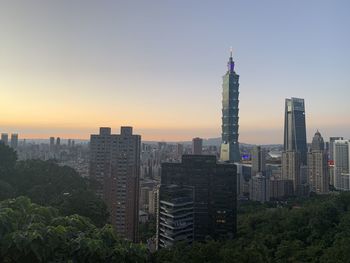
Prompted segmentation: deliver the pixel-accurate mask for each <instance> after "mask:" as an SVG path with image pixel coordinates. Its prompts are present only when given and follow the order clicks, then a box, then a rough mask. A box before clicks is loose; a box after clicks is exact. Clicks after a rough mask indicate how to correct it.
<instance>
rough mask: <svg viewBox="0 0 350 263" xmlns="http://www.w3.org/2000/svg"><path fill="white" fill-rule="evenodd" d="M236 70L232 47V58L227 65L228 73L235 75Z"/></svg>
mask: <svg viewBox="0 0 350 263" xmlns="http://www.w3.org/2000/svg"><path fill="white" fill-rule="evenodd" d="M234 69H235V62H234V61H233V58H232V47H231V48H230V58H229V60H228V63H227V71H228V72H229V73H233V72H234Z"/></svg>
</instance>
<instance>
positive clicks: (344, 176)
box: [333, 140, 350, 191]
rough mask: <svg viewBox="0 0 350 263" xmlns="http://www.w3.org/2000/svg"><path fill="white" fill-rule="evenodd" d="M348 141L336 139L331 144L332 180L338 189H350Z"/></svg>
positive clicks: (349, 148)
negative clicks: (332, 159) (332, 160)
mask: <svg viewBox="0 0 350 263" xmlns="http://www.w3.org/2000/svg"><path fill="white" fill-rule="evenodd" d="M349 153H350V141H349V140H336V141H334V146H333V158H334V182H335V188H336V189H338V190H343V191H349V190H350V183H349V177H350V170H349V168H350V155H349Z"/></svg>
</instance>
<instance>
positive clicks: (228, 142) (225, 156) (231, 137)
mask: <svg viewBox="0 0 350 263" xmlns="http://www.w3.org/2000/svg"><path fill="white" fill-rule="evenodd" d="M234 67H235V63H234V61H233V58H232V52H231V55H230V58H229V61H228V64H227V72H226V74H225V75H224V76H223V83H222V126H221V129H222V144H221V153H220V159H221V160H222V161H230V162H232V163H233V162H239V161H240V160H241V155H240V151H239V143H238V135H239V134H238V128H239V124H238V121H239V117H238V113H239V75H238V74H236V72H235V69H234Z"/></svg>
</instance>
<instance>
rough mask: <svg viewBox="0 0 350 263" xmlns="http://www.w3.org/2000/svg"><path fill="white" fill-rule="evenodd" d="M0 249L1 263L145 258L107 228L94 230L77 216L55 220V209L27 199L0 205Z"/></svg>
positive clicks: (145, 256) (111, 260) (88, 222)
mask: <svg viewBox="0 0 350 263" xmlns="http://www.w3.org/2000/svg"><path fill="white" fill-rule="evenodd" d="M0 247H1V249H0V261H1V262H4V263H12V262H28V263H31V262H33V263H34V262H77V263H79V262H91V263H93V262H146V261H147V256H148V253H147V251H146V250H145V248H144V247H142V246H140V245H135V244H132V243H130V242H127V241H124V240H121V239H119V238H117V236H116V235H115V232H114V231H113V229H112V228H111V227H110V226H108V225H106V226H104V227H103V228H97V227H95V226H94V225H93V224H91V223H90V221H89V220H87V219H86V218H84V217H81V216H79V215H71V216H59V213H58V211H57V209H55V208H52V207H43V206H40V205H37V204H33V203H31V201H30V200H29V199H28V198H27V197H18V198H16V199H8V200H5V201H2V202H0Z"/></svg>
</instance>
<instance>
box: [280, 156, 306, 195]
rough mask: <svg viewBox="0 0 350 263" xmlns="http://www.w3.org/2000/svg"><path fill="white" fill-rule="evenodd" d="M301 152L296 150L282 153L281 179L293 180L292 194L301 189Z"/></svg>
mask: <svg viewBox="0 0 350 263" xmlns="http://www.w3.org/2000/svg"><path fill="white" fill-rule="evenodd" d="M300 156H301V154H300V153H299V152H296V151H285V152H283V153H282V179H283V180H292V181H293V191H294V194H298V192H300V191H301V178H300V163H301V157H300Z"/></svg>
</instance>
